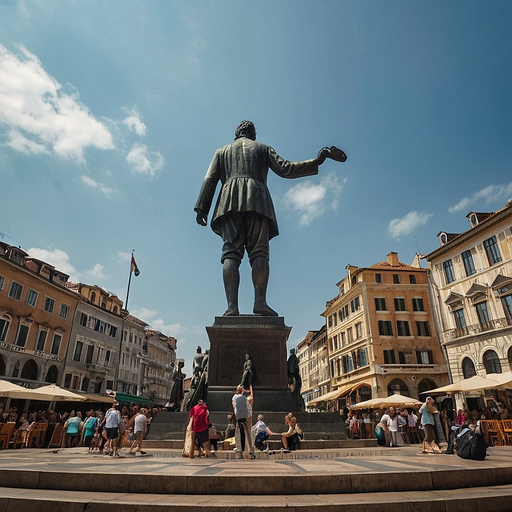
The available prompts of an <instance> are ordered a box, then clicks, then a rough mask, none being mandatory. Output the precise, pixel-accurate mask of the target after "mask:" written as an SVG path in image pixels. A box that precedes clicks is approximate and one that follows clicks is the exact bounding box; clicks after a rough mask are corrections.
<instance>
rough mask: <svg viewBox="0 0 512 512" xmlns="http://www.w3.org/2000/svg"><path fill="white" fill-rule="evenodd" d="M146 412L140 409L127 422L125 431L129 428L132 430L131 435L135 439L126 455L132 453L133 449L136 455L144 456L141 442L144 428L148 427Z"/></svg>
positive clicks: (144, 431) (144, 432)
mask: <svg viewBox="0 0 512 512" xmlns="http://www.w3.org/2000/svg"><path fill="white" fill-rule="evenodd" d="M146 412H147V411H146V409H144V408H142V409H141V410H140V412H137V413H136V414H135V416H133V417H132V418H131V419H130V421H129V422H128V425H127V427H128V428H127V430H128V429H129V428H133V435H134V437H135V439H134V440H133V443H132V445H131V446H130V450H129V452H128V453H134V451H133V450H134V448H136V450H135V453H136V454H137V453H138V454H139V455H145V453H146V452H144V451H143V450H142V440H143V439H144V436H145V435H146V428H147V426H148V418H147V416H146Z"/></svg>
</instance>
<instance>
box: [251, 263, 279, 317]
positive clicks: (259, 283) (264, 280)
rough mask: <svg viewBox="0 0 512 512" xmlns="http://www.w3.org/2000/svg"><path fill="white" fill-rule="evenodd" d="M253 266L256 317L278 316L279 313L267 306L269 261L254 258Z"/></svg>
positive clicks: (254, 310)
mask: <svg viewBox="0 0 512 512" xmlns="http://www.w3.org/2000/svg"><path fill="white" fill-rule="evenodd" d="M251 265H252V282H253V285H254V309H253V312H254V314H255V315H263V316H277V313H276V312H275V311H274V310H273V309H272V308H271V307H269V305H268V304H267V286H268V278H269V276H270V265H269V263H268V259H267V258H265V257H262V256H259V257H257V258H254V259H253V260H252V262H251Z"/></svg>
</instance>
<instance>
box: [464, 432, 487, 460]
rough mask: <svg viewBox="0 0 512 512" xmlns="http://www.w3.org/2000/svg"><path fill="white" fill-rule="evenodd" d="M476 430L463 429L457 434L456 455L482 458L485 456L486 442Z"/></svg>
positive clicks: (467, 457) (466, 457) (476, 458)
mask: <svg viewBox="0 0 512 512" xmlns="http://www.w3.org/2000/svg"><path fill="white" fill-rule="evenodd" d="M477 430H478V431H479V429H478V428H477V429H476V430H475V432H471V430H470V429H465V430H463V431H462V432H461V433H460V434H459V435H458V436H457V455H458V456H459V457H461V458H462V459H472V460H484V459H485V457H486V456H487V443H486V442H485V438H484V436H483V435H482V434H478V433H477Z"/></svg>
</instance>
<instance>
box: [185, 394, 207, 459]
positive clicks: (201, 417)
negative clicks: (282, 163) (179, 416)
mask: <svg viewBox="0 0 512 512" xmlns="http://www.w3.org/2000/svg"><path fill="white" fill-rule="evenodd" d="M209 415H210V413H209V411H208V407H207V406H206V404H205V403H204V401H203V400H199V401H198V402H197V405H194V407H192V409H190V419H191V421H192V425H191V428H192V432H193V434H194V439H193V441H192V446H191V449H190V455H189V457H190V458H191V459H193V458H194V450H195V445H196V442H197V443H198V445H199V449H200V450H201V449H203V450H204V456H205V457H207V458H208V457H210V438H209V435H208V428H209V424H210V420H209V418H208V417H209Z"/></svg>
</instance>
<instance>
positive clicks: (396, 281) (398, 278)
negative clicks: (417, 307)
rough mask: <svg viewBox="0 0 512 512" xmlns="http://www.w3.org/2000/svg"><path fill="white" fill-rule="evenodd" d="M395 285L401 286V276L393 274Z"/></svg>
mask: <svg viewBox="0 0 512 512" xmlns="http://www.w3.org/2000/svg"><path fill="white" fill-rule="evenodd" d="M393 284H400V274H393Z"/></svg>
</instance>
